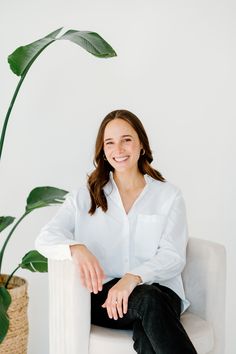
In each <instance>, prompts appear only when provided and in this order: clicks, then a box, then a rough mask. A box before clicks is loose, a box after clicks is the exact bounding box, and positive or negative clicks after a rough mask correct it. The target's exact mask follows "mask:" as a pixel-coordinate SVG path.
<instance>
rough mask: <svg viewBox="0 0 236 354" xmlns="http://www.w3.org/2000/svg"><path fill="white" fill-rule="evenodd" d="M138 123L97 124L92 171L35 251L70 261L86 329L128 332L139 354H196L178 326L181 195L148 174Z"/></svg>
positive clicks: (118, 116) (122, 116)
mask: <svg viewBox="0 0 236 354" xmlns="http://www.w3.org/2000/svg"><path fill="white" fill-rule="evenodd" d="M152 160H153V158H152V153H151V150H150V146H149V141H148V137H147V135H146V132H145V130H144V127H143V125H142V123H141V122H140V120H139V119H138V118H137V117H136V116H135V115H134V114H133V113H131V112H129V111H127V110H116V111H113V112H111V113H109V114H108V115H107V116H106V117H105V118H104V120H103V121H102V123H101V126H100V128H99V131H98V135H97V140H96V148H95V158H94V164H95V170H94V171H93V172H92V173H91V174H90V176H89V178H88V183H87V186H84V187H81V188H79V189H78V191H74V192H71V193H70V194H69V195H68V196H67V198H66V201H65V202H64V204H63V205H62V206H61V208H60V209H59V211H58V212H57V214H56V215H55V217H54V218H53V219H52V220H51V221H50V222H49V223H48V224H47V225H46V226H45V227H44V228H43V229H42V231H41V233H40V234H39V236H38V238H37V240H36V248H37V249H38V251H39V252H41V253H42V254H44V255H45V256H46V257H48V258H54V259H73V261H74V263H75V264H76V266H77V267H78V269H79V272H80V277H81V281H82V283H83V285H84V286H85V287H87V288H88V289H89V291H90V292H91V322H92V323H93V324H96V325H100V326H104V327H111V328H126V329H127V328H129V329H133V340H134V349H135V351H136V352H137V353H140V354H154V353H160V354H178V353H179V354H191V353H196V350H195V349H194V347H193V345H192V343H191V341H190V339H189V337H188V335H187V334H186V332H185V330H184V328H183V326H182V325H181V323H180V314H181V313H182V312H183V311H185V309H186V308H187V307H188V305H189V303H188V301H187V300H186V299H185V295H184V289H183V284H182V279H181V272H182V270H183V268H184V266H185V253H186V244H187V237H188V234H187V223H186V213H185V205H184V200H183V197H182V194H181V191H180V190H179V189H178V188H177V187H175V186H174V185H172V184H171V183H170V182H167V181H166V180H165V179H164V178H163V177H162V175H161V174H160V173H159V172H158V171H157V170H155V169H153V168H152V167H151V162H152Z"/></svg>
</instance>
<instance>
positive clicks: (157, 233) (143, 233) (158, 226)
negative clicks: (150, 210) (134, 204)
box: [134, 214, 166, 261]
mask: <svg viewBox="0 0 236 354" xmlns="http://www.w3.org/2000/svg"><path fill="white" fill-rule="evenodd" d="M165 221H166V217H165V216H164V215H158V214H152V215H144V214H139V215H138V217H137V225H136V231H135V235H134V242H135V244H134V247H135V257H136V258H137V259H138V260H140V261H146V260H148V259H150V258H151V257H153V256H154V255H155V253H156V252H157V249H158V246H159V243H160V239H161V236H162V233H163V231H164V226H165Z"/></svg>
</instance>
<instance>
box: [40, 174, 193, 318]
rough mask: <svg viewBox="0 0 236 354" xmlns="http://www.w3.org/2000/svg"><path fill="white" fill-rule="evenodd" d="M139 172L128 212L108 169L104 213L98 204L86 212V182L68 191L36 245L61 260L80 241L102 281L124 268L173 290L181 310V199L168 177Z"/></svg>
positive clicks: (185, 237)
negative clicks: (160, 178)
mask: <svg viewBox="0 0 236 354" xmlns="http://www.w3.org/2000/svg"><path fill="white" fill-rule="evenodd" d="M144 178H145V181H146V185H145V187H144V189H143V191H142V192H141V194H140V195H139V197H138V198H137V199H136V200H135V202H134V204H133V205H132V207H131V209H130V211H129V212H128V214H127V213H126V212H125V209H124V206H123V203H122V200H121V197H120V194H119V190H118V188H117V186H116V183H115V181H114V179H113V173H112V172H110V180H109V181H108V183H107V184H106V185H105V187H104V188H103V189H104V193H105V195H106V198H107V203H108V210H107V212H105V213H104V212H103V211H102V209H101V208H97V209H96V212H95V214H93V215H90V214H89V213H88V210H89V209H90V205H91V200H90V195H89V191H88V188H87V186H83V187H80V188H79V189H78V190H74V191H72V192H70V193H69V194H68V195H67V197H66V200H65V202H64V203H63V204H62V206H61V207H60V208H59V210H58V211H57V213H56V215H55V216H54V217H53V219H52V220H51V221H50V222H49V223H48V224H46V225H45V226H44V227H43V228H42V230H41V232H40V234H39V235H38V237H37V239H36V241H35V247H36V249H37V250H38V251H39V252H40V253H42V254H43V255H44V256H45V257H47V258H52V259H58V260H63V259H72V257H71V252H70V248H69V246H70V245H74V244H79V243H81V244H85V245H86V246H87V247H88V249H89V250H90V251H91V252H92V253H93V254H94V255H95V256H96V257H97V259H98V261H99V263H100V265H101V267H102V268H103V270H104V273H105V275H106V278H105V279H104V281H103V283H106V282H108V281H109V280H111V279H113V278H115V277H119V278H121V277H122V276H123V275H124V274H125V273H132V274H135V275H140V277H141V278H142V280H143V283H146V284H152V283H154V282H155V283H159V284H160V285H163V286H167V287H169V288H170V289H172V290H173V291H174V292H175V293H176V294H178V295H179V296H180V298H181V299H182V312H183V311H185V309H186V308H187V307H188V306H189V302H188V300H186V298H185V294H184V288H183V283H182V278H181V272H182V270H183V268H184V266H185V261H186V245H187V240H188V227H187V221H186V210H185V203H184V199H183V197H182V193H181V191H180V189H179V188H177V187H176V186H174V185H173V184H172V183H170V182H168V181H167V182H161V181H157V180H155V179H153V178H152V177H150V176H149V175H144Z"/></svg>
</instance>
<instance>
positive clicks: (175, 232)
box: [128, 191, 188, 284]
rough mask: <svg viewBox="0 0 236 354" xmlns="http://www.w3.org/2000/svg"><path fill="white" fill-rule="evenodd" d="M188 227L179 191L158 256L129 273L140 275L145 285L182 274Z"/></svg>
mask: <svg viewBox="0 0 236 354" xmlns="http://www.w3.org/2000/svg"><path fill="white" fill-rule="evenodd" d="M187 242H188V225H187V218H186V208H185V202H184V199H183V197H182V193H181V191H178V192H177V194H176V197H175V199H174V202H173V204H172V206H171V209H170V212H169V215H168V219H167V224H166V226H165V229H164V232H163V235H162V237H161V240H160V243H159V246H158V249H157V252H156V254H155V255H154V256H153V257H152V258H151V259H149V260H148V261H145V262H144V263H142V264H141V265H139V266H137V267H135V268H133V269H131V270H130V271H129V272H128V273H132V274H135V275H140V277H141V278H142V282H143V283H149V284H152V283H153V282H161V281H166V280H168V279H171V278H174V277H176V276H177V275H179V274H181V273H182V271H183V269H184V266H185V263H186V246H187Z"/></svg>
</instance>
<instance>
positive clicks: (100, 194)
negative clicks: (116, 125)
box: [88, 109, 165, 215]
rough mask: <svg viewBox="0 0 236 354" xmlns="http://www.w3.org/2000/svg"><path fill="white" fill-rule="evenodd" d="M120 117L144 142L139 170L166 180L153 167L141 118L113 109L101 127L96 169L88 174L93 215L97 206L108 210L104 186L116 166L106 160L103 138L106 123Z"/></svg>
mask: <svg viewBox="0 0 236 354" xmlns="http://www.w3.org/2000/svg"><path fill="white" fill-rule="evenodd" d="M118 118H119V119H123V120H125V121H126V122H127V123H129V124H130V125H131V126H132V127H133V128H134V130H135V131H136V133H137V134H138V137H139V140H140V142H141V144H142V147H143V150H144V154H143V155H142V154H140V157H139V160H138V169H139V171H140V172H141V173H142V174H143V175H144V174H148V175H149V176H151V177H153V178H154V179H156V180H159V181H161V182H165V178H164V177H163V176H162V175H161V173H160V172H158V171H157V170H155V169H154V168H152V167H151V165H150V164H151V162H152V161H153V157H152V151H151V149H150V146H149V141H148V137H147V134H146V132H145V129H144V127H143V124H142V123H141V121H140V120H139V118H138V117H137V116H136V115H135V114H133V113H131V112H130V111H127V110H125V109H121V110H115V111H112V112H111V113H109V114H107V115H106V117H105V118H104V119H103V121H102V123H101V125H100V127H99V130H98V134H97V139H96V144H95V154H94V160H93V164H94V166H95V170H94V171H93V172H92V173H91V174H90V175H89V176H88V189H89V193H90V197H91V208H90V210H89V214H91V215H93V214H94V213H95V211H96V208H99V207H101V208H102V210H103V211H104V212H106V211H107V199H106V196H105V194H104V191H103V189H102V188H103V187H104V186H105V185H106V184H107V182H108V181H109V173H110V171H114V168H113V167H112V166H111V165H110V164H109V162H108V161H107V160H104V151H103V139H104V131H105V128H106V125H107V124H108V123H109V122H110V121H111V120H113V119H118Z"/></svg>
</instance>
